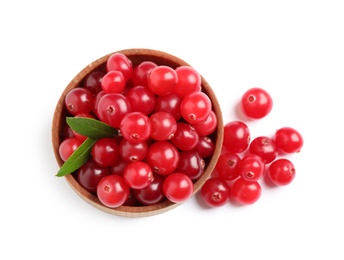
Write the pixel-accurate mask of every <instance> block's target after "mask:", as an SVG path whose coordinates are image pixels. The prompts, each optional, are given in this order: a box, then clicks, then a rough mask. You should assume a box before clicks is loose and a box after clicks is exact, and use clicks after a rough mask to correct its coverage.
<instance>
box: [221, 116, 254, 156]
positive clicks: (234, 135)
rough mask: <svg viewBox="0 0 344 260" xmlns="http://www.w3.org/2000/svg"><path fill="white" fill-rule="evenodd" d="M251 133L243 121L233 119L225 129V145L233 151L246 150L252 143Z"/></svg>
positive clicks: (228, 149)
mask: <svg viewBox="0 0 344 260" xmlns="http://www.w3.org/2000/svg"><path fill="white" fill-rule="evenodd" d="M250 141H251V134H250V129H249V128H248V126H247V125H246V124H245V123H244V122H242V121H231V122H228V123H227V124H225V126H224V129H223V147H224V148H225V149H226V150H227V151H229V152H232V153H242V152H245V151H246V150H247V149H248V147H249V144H250Z"/></svg>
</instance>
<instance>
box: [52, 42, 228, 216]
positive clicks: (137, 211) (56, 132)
mask: <svg viewBox="0 0 344 260" xmlns="http://www.w3.org/2000/svg"><path fill="white" fill-rule="evenodd" d="M114 53H122V54H124V55H126V56H128V57H129V58H130V59H131V60H132V62H133V64H134V65H135V62H136V63H138V62H139V60H140V61H142V58H141V59H139V57H142V56H145V57H149V58H147V60H152V61H158V62H157V64H158V63H159V64H158V65H160V64H161V65H163V64H166V65H168V66H171V67H177V66H182V65H185V66H191V65H190V64H188V63H187V62H185V61H184V60H182V59H180V58H178V57H176V56H174V55H172V54H170V53H167V52H163V51H160V50H154V49H146V48H131V49H122V50H118V51H114V52H111V53H108V54H106V55H104V56H102V57H100V58H98V59H96V60H94V61H93V62H91V63H89V64H88V65H87V66H85V67H84V68H83V69H82V70H81V71H80V72H79V73H78V74H76V75H75V76H74V78H73V79H72V80H71V81H70V82H69V84H68V85H67V86H66V87H65V89H64V90H63V92H62V94H61V96H60V98H59V99H58V102H57V104H56V107H55V111H54V114H53V120H52V128H51V134H52V145H53V150H54V156H55V159H56V161H57V164H58V165H59V167H61V166H62V164H63V161H62V159H61V158H60V155H59V152H58V147H59V144H60V142H61V137H60V133H61V130H62V125H63V123H61V121H62V120H61V119H60V118H61V117H62V116H63V111H64V109H65V108H64V98H65V96H66V95H67V93H68V92H69V91H70V90H71V89H73V88H75V87H76V86H78V85H79V84H81V83H82V80H83V79H84V78H85V76H86V75H88V74H89V73H90V72H91V71H93V70H95V69H97V68H99V67H101V66H104V64H105V62H106V61H107V59H108V58H109V57H110V56H111V55H112V54H114ZM169 64H172V65H169ZM201 86H202V91H203V92H204V93H206V94H207V95H208V96H209V97H210V99H211V101H212V109H213V111H214V112H215V114H216V116H217V121H218V123H217V128H216V130H215V132H214V138H215V139H216V142H215V143H214V144H215V147H214V153H213V155H212V156H211V157H210V160H209V162H208V163H207V167H206V169H205V171H204V173H203V174H202V176H201V177H200V178H199V179H198V180H196V181H195V182H194V191H193V195H192V196H194V195H195V194H196V193H197V192H198V191H199V190H200V189H201V187H202V185H203V184H204V182H205V181H206V180H207V179H208V178H209V177H210V175H211V173H212V171H213V170H214V168H215V165H216V162H217V160H218V158H219V156H220V154H221V150H222V141H223V118H222V111H221V107H220V104H219V102H218V100H217V97H216V95H215V93H214V91H213V89H212V88H211V86H210V85H209V83H208V82H207V81H206V80H205V78H204V77H203V76H202V75H201ZM64 178H65V179H66V181H67V182H68V184H69V185H70V186H71V187H72V189H73V190H74V191H75V192H76V193H77V194H78V195H79V196H80V197H81V198H82V199H83V200H85V201H86V202H88V203H89V204H91V205H92V206H94V207H95V208H97V209H99V210H102V211H104V212H107V213H110V214H113V215H117V216H123V217H147V216H153V215H157V214H161V213H164V212H166V211H169V210H171V209H173V208H175V207H177V206H179V205H181V204H183V203H184V202H181V203H174V202H171V201H169V200H164V201H162V202H160V203H158V204H154V205H147V206H126V205H122V206H119V207H117V208H109V207H106V206H105V205H103V204H101V202H100V201H99V199H98V198H97V197H96V196H95V195H93V194H91V193H90V192H88V191H86V190H85V189H84V188H83V187H81V185H80V184H79V183H78V182H77V181H76V179H75V178H74V177H73V175H72V174H68V175H66V176H64Z"/></svg>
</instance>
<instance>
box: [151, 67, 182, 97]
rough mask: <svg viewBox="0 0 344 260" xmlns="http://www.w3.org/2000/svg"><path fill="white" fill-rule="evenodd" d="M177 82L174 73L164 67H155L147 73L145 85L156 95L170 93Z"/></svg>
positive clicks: (169, 68) (172, 70) (171, 69)
mask: <svg viewBox="0 0 344 260" xmlns="http://www.w3.org/2000/svg"><path fill="white" fill-rule="evenodd" d="M177 82H178V75H177V73H176V71H175V70H174V69H173V68H171V67H169V66H165V65H160V66H157V67H155V68H153V69H151V70H150V71H149V73H148V78H147V84H148V87H149V89H150V90H151V91H152V92H153V93H155V94H156V95H166V94H170V93H172V91H173V90H174V88H175V87H176V85H177Z"/></svg>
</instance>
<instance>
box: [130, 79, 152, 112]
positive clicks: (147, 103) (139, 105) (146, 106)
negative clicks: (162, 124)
mask: <svg viewBox="0 0 344 260" xmlns="http://www.w3.org/2000/svg"><path fill="white" fill-rule="evenodd" d="M126 97H127V98H128V100H129V102H130V106H131V109H132V111H133V112H134V111H135V112H142V113H144V114H146V115H149V114H150V113H151V112H152V111H153V110H154V107H155V100H156V97H155V95H154V93H153V92H152V91H151V90H150V89H149V88H148V87H144V86H140V85H139V86H134V87H132V88H130V89H129V90H128V91H127V92H126Z"/></svg>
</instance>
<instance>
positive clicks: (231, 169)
mask: <svg viewBox="0 0 344 260" xmlns="http://www.w3.org/2000/svg"><path fill="white" fill-rule="evenodd" d="M240 161H241V158H240V156H239V155H237V154H236V153H231V152H224V153H222V154H221V155H220V156H219V159H218V160H217V163H216V165H215V171H216V174H217V177H219V178H220V179H222V180H225V181H233V180H235V179H236V178H238V177H239V175H240V174H239V170H238V165H239V163H240Z"/></svg>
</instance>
